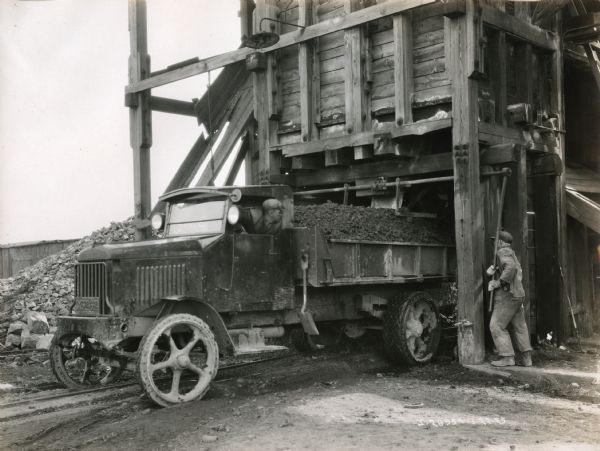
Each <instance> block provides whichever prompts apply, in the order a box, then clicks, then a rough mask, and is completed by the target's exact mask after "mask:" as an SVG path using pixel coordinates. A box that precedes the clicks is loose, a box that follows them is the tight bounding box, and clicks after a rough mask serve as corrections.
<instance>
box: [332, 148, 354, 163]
mask: <svg viewBox="0 0 600 451" xmlns="http://www.w3.org/2000/svg"><path fill="white" fill-rule="evenodd" d="M353 161H354V155H353V151H352V149H336V150H327V151H326V152H325V167H330V166H348V165H350V164H352V162H353Z"/></svg>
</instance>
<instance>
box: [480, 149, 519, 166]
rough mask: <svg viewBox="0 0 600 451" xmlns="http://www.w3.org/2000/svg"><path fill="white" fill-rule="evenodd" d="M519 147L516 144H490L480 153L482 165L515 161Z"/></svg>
mask: <svg viewBox="0 0 600 451" xmlns="http://www.w3.org/2000/svg"><path fill="white" fill-rule="evenodd" d="M516 147H518V146H517V145H516V144H510V143H509V144H497V145H495V146H490V147H488V148H486V149H485V150H482V151H481V154H480V157H479V159H480V165H481V166H487V165H489V166H492V165H499V164H507V163H513V162H515V161H516V156H515V148H516Z"/></svg>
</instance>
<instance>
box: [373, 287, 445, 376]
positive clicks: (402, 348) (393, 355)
mask: <svg viewBox="0 0 600 451" xmlns="http://www.w3.org/2000/svg"><path fill="white" fill-rule="evenodd" d="M419 301H425V302H427V304H429V305H430V306H431V309H432V310H433V311H434V312H435V316H436V323H437V326H436V327H435V328H434V329H433V332H432V334H431V342H430V347H431V348H432V351H431V353H430V355H429V357H428V358H427V359H422V360H417V359H416V358H415V357H414V356H413V354H412V352H411V351H410V349H409V347H408V342H407V339H406V331H407V321H406V320H407V315H408V312H409V311H410V309H411V308H412V305H413V304H415V303H416V302H419ZM382 336H383V346H384V349H385V351H386V353H387V355H388V357H389V358H390V359H391V360H392V361H394V362H396V363H400V364H404V365H409V366H415V365H422V364H426V363H428V362H429V361H431V359H432V358H433V357H434V356H435V354H436V352H437V349H438V346H439V344H440V337H441V326H440V315H439V311H438V308H437V306H436V304H435V302H434V300H433V298H432V297H431V296H430V295H429V294H428V293H426V292H424V291H416V292H412V293H406V294H403V295H400V296H398V297H396V298H395V299H392V300H391V301H390V302H388V304H387V309H386V312H385V313H384V316H383V330H382Z"/></svg>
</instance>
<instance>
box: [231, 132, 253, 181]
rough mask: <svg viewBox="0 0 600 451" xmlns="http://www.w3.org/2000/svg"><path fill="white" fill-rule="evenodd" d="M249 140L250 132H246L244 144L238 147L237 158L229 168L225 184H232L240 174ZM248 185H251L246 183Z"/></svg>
mask: <svg viewBox="0 0 600 451" xmlns="http://www.w3.org/2000/svg"><path fill="white" fill-rule="evenodd" d="M248 141H249V139H248V134H247V133H246V134H245V136H244V138H243V141H242V145H241V146H240V148H239V149H238V153H237V155H236V157H235V160H233V164H232V165H231V168H230V169H229V173H228V174H227V177H225V186H231V185H233V184H234V182H235V179H236V178H237V176H238V172H240V168H241V167H242V163H243V162H244V160H245V159H246V155H247V153H248V147H249V145H248ZM246 185H250V183H246Z"/></svg>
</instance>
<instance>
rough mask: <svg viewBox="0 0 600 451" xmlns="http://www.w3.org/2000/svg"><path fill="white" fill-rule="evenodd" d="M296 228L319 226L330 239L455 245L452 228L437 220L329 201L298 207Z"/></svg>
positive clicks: (385, 209) (295, 211) (296, 207)
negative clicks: (398, 214) (397, 214)
mask: <svg viewBox="0 0 600 451" xmlns="http://www.w3.org/2000/svg"><path fill="white" fill-rule="evenodd" d="M294 225H296V226H299V227H313V226H318V227H319V228H320V229H321V230H323V232H324V233H325V236H326V237H327V238H336V239H353V240H368V241H400V242H412V243H423V244H435V243H437V244H452V243H453V239H452V235H451V228H450V227H449V226H448V225H446V224H444V223H443V222H441V221H439V220H437V219H431V218H412V217H406V216H396V214H395V212H394V210H392V209H388V208H369V207H360V206H352V205H341V204H334V203H331V202H327V203H324V204H315V205H295V206H294Z"/></svg>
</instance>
